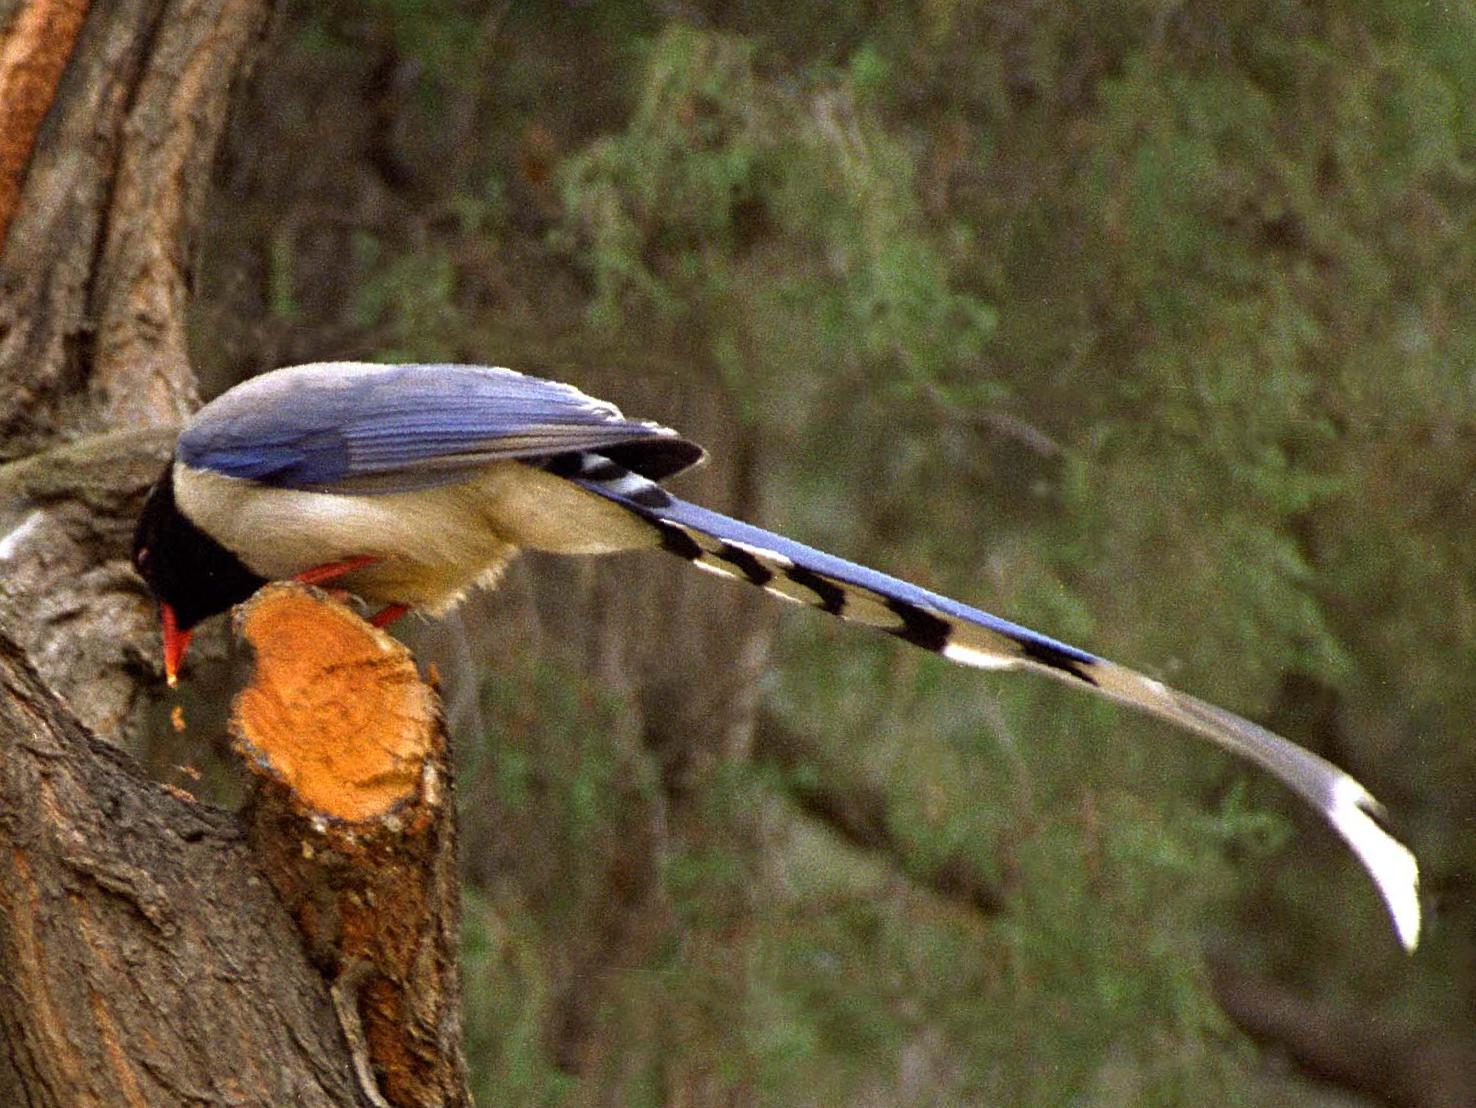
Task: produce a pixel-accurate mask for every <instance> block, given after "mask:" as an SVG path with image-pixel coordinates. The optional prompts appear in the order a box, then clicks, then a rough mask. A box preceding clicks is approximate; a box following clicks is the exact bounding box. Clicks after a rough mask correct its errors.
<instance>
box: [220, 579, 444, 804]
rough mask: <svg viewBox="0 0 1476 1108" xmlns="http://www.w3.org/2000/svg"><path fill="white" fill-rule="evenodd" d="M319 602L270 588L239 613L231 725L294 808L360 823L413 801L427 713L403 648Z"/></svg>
mask: <svg viewBox="0 0 1476 1108" xmlns="http://www.w3.org/2000/svg"><path fill="white" fill-rule="evenodd" d="M321 595H322V594H314V593H312V592H309V591H308V590H306V589H304V588H303V587H301V586H297V585H286V584H283V585H269V586H268V587H267V588H265V589H263V590H262V591H261V592H259V593H257V595H256V596H255V597H253V598H252V599H251V600H250V601H248V602H247V603H246V604H244V605H242V607H241V608H240V609H239V611H238V613H237V616H236V619H237V630H238V632H239V633H240V634H241V635H242V636H243V637H245V639H246V640H247V641H248V642H249V643H250V644H251V646H252V647H253V649H254V650H255V654H256V665H255V673H254V676H253V679H252V682H251V684H250V685H249V686H248V687H247V688H246V689H244V690H243V691H242V692H241V694H240V695H239V696H238V697H237V698H236V703H235V710H234V712H233V716H232V725H233V730H234V732H235V736H236V741H237V743H238V745H239V747H240V748H241V750H242V753H243V754H244V755H245V756H246V758H247V761H248V764H249V765H251V766H252V767H253V769H255V770H257V771H259V772H266V773H268V774H269V775H270V776H272V777H274V778H275V779H276V780H278V781H279V782H281V783H282V784H283V785H285V786H286V787H287V789H288V790H289V791H290V792H291V793H292V795H293V796H294V797H295V799H296V800H297V802H298V803H299V804H300V805H301V806H302V807H304V808H305V809H307V810H308V811H310V812H313V813H316V814H320V815H324V816H329V817H331V818H333V819H337V820H343V821H345V822H349V823H360V822H364V821H367V820H373V819H377V818H381V817H383V816H385V815H387V814H388V813H390V812H392V811H393V810H395V809H396V808H398V807H399V806H401V805H403V804H406V803H408V802H411V801H414V800H415V799H417V797H418V796H419V791H420V787H421V780H422V774H423V770H424V767H425V761H426V758H427V756H428V755H429V754H430V753H431V751H432V749H433V747H434V743H435V735H436V711H435V705H434V703H433V696H432V694H431V691H430V690H429V689H428V688H427V687H426V686H425V685H424V684H423V683H422V682H421V680H420V677H419V675H418V674H417V672H416V669H415V663H414V661H413V660H412V659H411V657H410V653H409V651H407V650H406V649H405V648H404V647H403V646H401V645H400V644H399V643H398V642H396V641H395V640H394V639H393V638H391V637H390V636H389V635H388V634H386V633H385V632H383V631H380V630H377V629H375V628H373V627H370V626H369V625H368V624H366V623H365V622H364V621H363V620H361V619H360V618H359V617H358V616H356V615H355V614H354V613H353V612H351V611H349V609H347V608H346V607H344V606H343V605H341V604H337V603H332V602H328V601H325V600H324V599H321V598H320V597H321Z"/></svg>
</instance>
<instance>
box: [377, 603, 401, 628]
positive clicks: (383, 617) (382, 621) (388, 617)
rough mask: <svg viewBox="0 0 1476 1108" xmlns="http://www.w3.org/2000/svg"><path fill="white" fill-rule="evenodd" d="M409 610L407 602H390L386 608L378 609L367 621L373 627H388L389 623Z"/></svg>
mask: <svg viewBox="0 0 1476 1108" xmlns="http://www.w3.org/2000/svg"><path fill="white" fill-rule="evenodd" d="M409 610H410V605H408V604H391V605H389V607H387V608H381V609H379V611H378V612H376V613H375V615H374V618H373V619H371V620H370V621H369V622H370V623H371V624H373V625H374V626H375V627H388V626H389V625H390V624H391V623H393V622H395V620H397V619H399V618H400V617H401V616H402V615H404V614H405V613H406V612H408V611H409Z"/></svg>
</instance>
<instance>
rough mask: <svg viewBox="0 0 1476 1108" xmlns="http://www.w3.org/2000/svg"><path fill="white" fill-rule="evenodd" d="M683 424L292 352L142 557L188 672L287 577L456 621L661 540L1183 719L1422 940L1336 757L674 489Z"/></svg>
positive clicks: (177, 477) (993, 662)
mask: <svg viewBox="0 0 1476 1108" xmlns="http://www.w3.org/2000/svg"><path fill="white" fill-rule="evenodd" d="M702 458H703V451H702V448H701V447H699V446H697V445H696V444H694V443H692V442H689V441H688V440H686V439H684V438H682V437H681V436H680V435H678V434H677V433H676V432H675V431H672V430H671V429H669V428H666V427H662V426H660V425H659V424H656V423H650V422H647V421H644V420H632V419H627V418H625V417H624V416H623V415H621V414H620V411H619V410H618V409H617V408H615V407H614V406H613V405H611V404H608V403H605V402H604V401H600V400H596V399H594V398H592V397H590V396H587V395H585V394H584V393H582V392H580V391H579V390H578V389H576V388H573V387H572V386H569V385H564V384H558V383H555V382H552V381H545V380H541V379H539V378H537V377H529V376H526V375H524V374H520V373H515V372H513V371H512V370H509V369H500V368H491V367H485V366H471V365H370V364H363V363H354V362H331V363H321V364H314V365H302V366H293V367H290V368H287V369H279V370H276V371H275V372H271V373H266V374H263V375H262V376H259V377H256V378H254V379H252V380H249V381H246V382H245V383H244V384H241V385H238V386H236V387H235V388H233V389H231V390H230V391H228V392H226V393H224V394H223V395H222V396H220V397H219V398H217V399H216V400H214V401H213V402H211V403H210V404H207V405H206V406H205V407H204V408H202V409H201V410H200V411H199V412H198V413H197V414H196V415H195V417H194V418H193V419H192V420H191V421H190V422H189V424H188V425H187V426H186V427H185V429H184V431H183V432H182V433H181V434H180V437H179V444H178V447H177V449H176V450H175V454H174V458H173V459H172V461H171V462H170V464H169V466H168V468H167V469H166V470H165V472H164V474H163V476H161V477H160V478H159V481H158V482H157V484H156V485H155V486H154V488H153V490H152V491H151V493H150V495H149V498H148V500H147V502H146V504H145V507H144V510H143V513H142V516H141V518H140V520H139V525H138V531H137V535H136V537H135V540H134V549H133V561H134V565H135V566H137V568H138V570H139V572H140V573H141V574H142V575H143V577H144V579H145V580H146V581H147V582H148V585H149V587H150V589H151V590H152V591H153V593H154V595H155V597H156V598H157V600H158V604H159V611H160V616H161V620H162V623H163V627H164V664H165V670H166V673H167V675H168V677H169V679H170V682H171V683H173V681H174V679H175V674H176V673H177V671H178V668H179V665H180V662H181V660H182V658H183V656H184V652H185V648H186V646H187V645H188V643H189V637H190V634H191V631H192V629H193V628H194V627H195V625H196V624H198V623H199V622H200V621H201V620H203V619H206V618H208V617H209V616H212V615H215V614H216V613H219V612H223V611H225V610H226V609H228V608H230V607H231V606H232V605H234V604H236V603H238V602H240V601H242V600H244V599H246V598H247V597H248V596H250V595H251V594H252V593H253V592H255V591H256V590H257V589H258V588H260V587H261V586H262V585H263V584H265V583H266V582H267V581H269V580H274V579H281V578H289V577H298V578H302V579H306V580H318V581H326V580H329V579H333V580H334V581H335V584H338V585H341V586H342V587H343V588H345V589H347V590H349V591H351V592H354V593H357V594H358V595H360V596H361V597H363V598H365V599H366V600H369V601H371V602H373V603H377V604H382V605H385V606H386V608H385V610H384V612H382V613H381V615H380V617H379V621H380V622H386V621H387V620H388V619H389V618H392V617H394V616H396V615H398V614H399V613H401V612H403V611H405V610H406V609H408V608H415V609H420V610H422V611H425V612H428V613H431V614H439V613H442V612H445V611H446V610H447V609H449V608H451V607H453V606H454V605H455V604H456V603H457V602H458V601H459V600H460V599H461V598H462V597H463V596H464V595H465V593H466V592H467V590H468V589H470V588H472V587H474V586H476V585H490V584H492V583H493V582H495V581H496V579H497V577H498V575H499V574H500V573H501V572H502V570H503V568H504V567H505V566H506V565H507V564H508V562H509V561H510V560H511V559H512V558H513V556H514V555H515V554H516V553H517V551H518V550H519V548H522V547H527V548H530V549H533V550H547V551H554V552H558V553H564V554H603V553H609V552H613V551H618V550H632V549H639V548H643V547H660V548H662V549H664V550H667V551H670V552H671V553H673V554H676V555H679V556H680V557H682V558H685V559H687V560H688V561H690V562H691V563H692V564H693V565H695V566H697V567H698V568H700V569H706V570H710V571H712V572H714V573H718V574H722V575H723V576H726V577H736V578H738V579H740V580H744V581H747V582H749V583H750V584H753V585H757V586H759V587H760V588H762V589H764V590H765V591H766V592H770V593H772V594H774V595H775V596H778V597H780V598H781V599H784V600H791V601H796V602H798V603H801V604H807V605H810V606H811V607H815V608H819V609H820V610H821V611H824V612H829V613H830V614H831V615H833V616H838V617H840V618H841V619H843V620H847V621H849V622H853V623H861V624H865V625H867V626H870V627H875V628H877V629H879V630H882V631H885V632H887V633H888V634H891V635H894V636H896V637H897V638H899V639H904V640H906V641H907V642H909V643H912V644H913V645H914V646H920V647H922V648H923V649H925V650H930V651H932V652H934V653H936V654H941V655H942V656H943V657H945V658H948V659H950V660H952V661H955V662H958V663H960V664H962V665H966V666H975V667H980V668H984V669H1009V668H1024V669H1031V670H1035V671H1037V672H1039V673H1044V674H1047V675H1048V676H1051V677H1054V678H1056V679H1057V680H1060V681H1062V682H1064V683H1066V684H1068V685H1072V686H1074V687H1076V688H1079V689H1084V690H1086V691H1088V692H1093V693H1097V694H1099V695H1102V696H1106V697H1110V698H1112V699H1113V700H1118V701H1122V702H1124V703H1126V704H1131V705H1132V706H1134V707H1136V708H1139V709H1141V710H1142V711H1145V712H1148V713H1150V714H1152V715H1155V716H1159V717H1161V718H1164V719H1167V720H1171V721H1173V722H1174V723H1177V724H1179V725H1180V726H1182V727H1185V728H1187V729H1188V730H1190V731H1194V732H1196V733H1198V734H1200V735H1203V736H1205V737H1207V738H1209V739H1212V740H1213V741H1215V742H1217V743H1219V744H1220V745H1221V746H1223V747H1225V748H1226V749H1228V750H1230V751H1233V752H1234V753H1236V754H1239V755H1241V756H1242V757H1245V758H1248V759H1250V760H1251V761H1253V762H1255V763H1257V764H1258V765H1260V766H1261V767H1262V768H1264V769H1266V770H1268V771H1270V772H1271V773H1272V774H1274V775H1275V776H1276V777H1278V778H1280V779H1281V781H1283V782H1284V783H1285V784H1287V785H1288V786H1290V787H1291V788H1292V789H1293V790H1295V791H1296V792H1298V793H1300V794H1301V795H1302V796H1303V797H1304V798H1305V799H1306V800H1307V801H1308V802H1309V803H1311V804H1312V806H1313V807H1315V808H1316V809H1317V810H1318V811H1319V812H1321V813H1322V815H1323V816H1324V817H1325V818H1326V819H1327V820H1328V822H1329V823H1331V824H1332V826H1333V827H1334V828H1335V829H1336V830H1337V832H1338V833H1339V834H1340V835H1342V837H1343V838H1344V840H1346V842H1347V843H1348V845H1349V846H1350V847H1352V849H1353V851H1354V852H1355V853H1356V854H1357V855H1358V857H1359V859H1360V860H1361V861H1362V862H1363V864H1364V866H1365V867H1366V868H1367V869H1368V871H1369V873H1370V874H1371V875H1372V877H1373V880H1374V883H1375V884H1376V885H1377V886H1378V889H1379V892H1380V893H1381V894H1382V896H1383V898H1384V901H1385V903H1386V904H1387V905H1388V908H1389V911H1390V914H1391V915H1392V917H1393V920H1394V927H1395V930H1396V931H1397V933H1398V935H1399V938H1400V941H1401V942H1402V943H1403V944H1404V945H1405V946H1406V947H1407V948H1409V949H1413V947H1414V945H1415V942H1416V940H1417V938H1418V935H1419V924H1420V906H1419V894H1418V870H1417V867H1416V864H1415V859H1414V856H1413V855H1412V854H1411V853H1410V852H1409V850H1407V849H1406V848H1405V847H1404V845H1403V844H1401V843H1400V842H1399V841H1398V840H1397V839H1395V838H1393V837H1392V836H1391V835H1390V834H1389V833H1388V832H1386V831H1385V830H1384V829H1383V827H1382V826H1380V823H1379V822H1378V816H1379V813H1380V811H1381V809H1380V807H1379V805H1378V803H1377V802H1376V801H1375V800H1374V799H1373V797H1372V796H1370V795H1369V793H1368V791H1367V790H1366V789H1364V788H1363V786H1362V785H1360V784H1359V783H1358V782H1357V781H1355V780H1354V779H1353V778H1352V777H1350V776H1348V775H1347V774H1346V773H1344V772H1343V771H1342V770H1340V769H1338V768H1337V767H1336V766H1334V765H1332V764H1331V763H1329V762H1327V761H1325V760H1324V759H1322V758H1319V757H1318V756H1317V755H1315V754H1312V753H1310V752H1309V751H1306V750H1304V749H1302V748H1301V747H1299V746H1297V745H1295V744H1294V743H1291V742H1288V741H1287V740H1286V739H1283V738H1281V737H1280V736H1279V735H1274V734H1272V733H1271V732H1270V731H1267V730H1266V729H1265V728H1263V727H1259V726H1257V725H1256V724H1254V723H1251V722H1250V721H1248V720H1245V719H1242V718H1240V717H1239V716H1236V715H1233V714H1231V713H1230V712H1227V711H1224V710H1223V709H1220V708H1216V707H1214V706H1213V705H1211V704H1207V703H1205V702H1204V701H1202V700H1197V699H1195V698H1194V697H1192V696H1187V695H1185V694H1184V693H1181V692H1177V691H1175V690H1173V689H1170V688H1168V687H1167V686H1165V685H1164V684H1163V683H1162V682H1159V681H1155V680H1154V679H1153V678H1151V677H1145V676H1144V675H1142V674H1140V673H1136V672H1134V671H1133V670H1130V669H1127V668H1125V667H1123V666H1120V665H1117V664H1116V663H1114V662H1109V661H1107V660H1106V659H1104V658H1099V657H1097V656H1096V655H1094V654H1089V653H1087V652H1086V651H1084V650H1079V649H1077V648H1076V647H1074V646H1068V645H1067V644H1065V643H1063V642H1058V641H1056V640H1055V639H1052V638H1049V637H1047V636H1045V635H1042V634H1039V633H1037V632H1035V631H1031V630H1029V629H1028V628H1025V627H1021V626H1019V625H1018V624H1015V623H1011V622H1009V621H1008V620H1004V619H1000V618H999V617H998V616H993V615H990V614H989V613H988V612H983V611H980V610H978V609H977V608H971V607H969V606H968V605H965V604H960V603H959V602H958V601H956V600H950V599H948V598H947V597H944V596H940V595H938V594H937V593H933V592H929V591H928V590H926V589H922V588H919V587H918V586H916V585H911V584H908V583H907V582H906V581H901V580H898V579H897V578H895V577H889V576H887V575H886V574H883V573H878V572H877V571H876V570H872V569H867V568H865V567H864V566H860V565H856V564H855V563H852V562H847V561H844V560H842V559H840V558H836V557H833V556H832V555H830V554H825V553H823V552H821V551H819V550H814V549H812V548H810V547H808V546H803V545H801V544H800V543H797V542H792V541H790V540H789V539H786V538H783V537H781V536H779V535H776V534H773V533H771V532H768V531H763V530H760V529H759V528H757V527H752V526H749V525H748V524H746V523H741V522H739V521H738V520H735V519H730V518H728V517H727V516H722V515H719V514H717V513H716V512H710V511H708V510H707V509H706V508H700V507H698V506H697V505H695V504H689V503H687V502H685V501H682V500H678V499H677V498H676V497H674V496H672V495H671V494H670V493H669V492H667V491H666V490H665V489H663V488H662V487H661V485H660V484H659V482H660V481H662V480H663V479H664V478H666V477H669V476H671V475H672V474H675V473H677V472H679V471H681V470H683V469H686V468H688V467H689V466H692V465H694V464H696V463H697V462H699V461H700V460H702Z"/></svg>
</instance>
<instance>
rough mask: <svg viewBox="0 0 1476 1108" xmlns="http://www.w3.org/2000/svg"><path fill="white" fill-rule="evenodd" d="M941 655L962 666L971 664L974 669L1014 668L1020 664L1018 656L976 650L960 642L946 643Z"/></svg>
mask: <svg viewBox="0 0 1476 1108" xmlns="http://www.w3.org/2000/svg"><path fill="white" fill-rule="evenodd" d="M943 657H945V658H947V659H948V660H949V661H950V662H957V663H958V664H959V665H963V666H973V667H974V668H975V669H1014V668H1015V666H1017V665H1019V664H1020V659H1019V658H1010V657H1007V656H1005V655H1003V654H994V653H992V652H990V651H987V650H978V649H976V648H975V647H972V646H965V645H964V644H963V643H961V642H951V643H947V644H945V645H944V647H943Z"/></svg>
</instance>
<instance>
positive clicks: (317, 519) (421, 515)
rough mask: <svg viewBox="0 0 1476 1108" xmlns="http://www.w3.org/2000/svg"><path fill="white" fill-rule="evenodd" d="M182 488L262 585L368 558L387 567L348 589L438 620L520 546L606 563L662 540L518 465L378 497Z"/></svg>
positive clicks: (201, 522)
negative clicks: (606, 558) (608, 556)
mask: <svg viewBox="0 0 1476 1108" xmlns="http://www.w3.org/2000/svg"><path fill="white" fill-rule="evenodd" d="M174 488H175V497H176V500H177V502H178V504H179V507H180V509H181V510H182V511H183V512H184V513H185V515H187V516H188V517H189V518H190V519H192V520H194V522H195V523H196V524H197V525H198V526H200V527H201V528H203V529H204V530H205V531H207V532H209V533H210V534H211V535H213V536H214V537H215V538H216V539H217V540H218V541H220V542H221V543H223V544H224V545H225V546H226V547H228V548H229V549H230V550H231V551H233V552H234V553H235V554H236V555H237V556H238V557H240V558H241V560H242V561H243V562H245V563H246V565H247V566H248V567H249V568H250V569H251V570H253V571H254V572H256V573H259V574H260V575H261V576H263V577H267V578H273V579H278V578H285V577H291V576H294V575H296V574H298V573H301V572H303V571H304V570H306V569H310V568H312V567H314V566H320V565H325V564H328V563H330V562H337V561H343V560H345V559H348V558H353V557H358V556H362V555H368V556H371V557H376V558H379V559H380V561H379V562H378V563H377V564H375V565H373V566H369V567H366V568H364V569H361V570H356V571H354V572H353V573H351V574H347V575H345V576H344V577H343V578H341V580H340V583H341V585H342V587H343V588H346V589H348V590H350V591H352V592H355V593H358V594H359V595H360V596H363V597H364V598H365V599H367V600H370V601H372V602H375V603H381V604H389V603H402V604H409V605H411V606H413V607H416V608H422V609H425V610H427V611H429V612H431V613H438V612H441V611H444V610H445V609H447V608H449V607H451V606H452V605H454V604H455V603H456V602H457V601H458V600H459V599H460V598H461V596H462V595H463V594H464V593H465V592H466V590H468V589H469V588H471V587H473V586H474V585H477V584H483V585H485V584H490V583H491V582H493V581H495V579H496V577H497V575H498V573H500V571H501V570H502V569H503V568H504V567H505V566H506V565H507V564H508V563H509V562H510V561H511V560H512V559H513V557H514V556H516V554H517V551H518V549H519V548H520V547H529V548H531V549H535V550H547V551H553V552H555V553H563V554H604V553H610V552H613V551H617V550H628V549H632V548H636V547H643V546H652V545H655V544H656V542H657V539H658V536H657V533H656V532H655V530H654V529H653V528H652V527H651V526H650V525H649V524H647V523H645V522H643V521H641V520H640V519H639V518H637V517H635V516H633V515H631V514H630V513H629V512H626V511H625V510H623V509H622V508H620V507H618V506H616V505H615V504H612V503H610V502H609V501H607V500H603V499H601V498H599V497H597V496H595V495H594V494H592V493H589V492H586V491H584V490H583V489H581V488H579V487H578V486H576V485H573V484H571V483H570V482H568V481H566V480H564V479H563V478H560V477H555V476H554V475H552V474H550V473H546V472H544V471H543V470H540V469H535V468H533V467H531V466H526V465H523V464H521V463H519V462H508V461H503V462H494V463H491V464H489V465H488V466H486V467H484V468H483V469H481V470H480V471H478V472H477V473H476V475H475V476H474V477H472V478H471V479H470V480H467V481H463V482H459V483H457V484H453V485H444V486H441V487H439V488H432V489H421V490H417V491H414V492H401V493H389V494H385V495H379V496H365V495H352V496H350V495H343V494H338V493H324V492H306V491H303V490H300V489H279V488H271V487H268V486H264V485H258V484H256V483H255V482H252V481H245V480H242V479H240V478H235V477H225V476H223V475H221V474H218V473H212V472H210V471H208V470H199V469H194V468H192V467H190V466H187V465H185V464H184V463H182V462H176V463H175V467H174Z"/></svg>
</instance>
